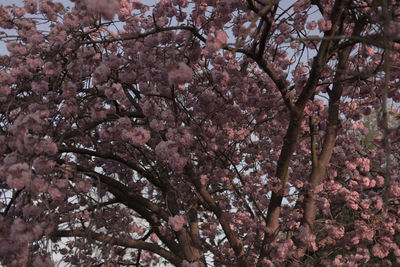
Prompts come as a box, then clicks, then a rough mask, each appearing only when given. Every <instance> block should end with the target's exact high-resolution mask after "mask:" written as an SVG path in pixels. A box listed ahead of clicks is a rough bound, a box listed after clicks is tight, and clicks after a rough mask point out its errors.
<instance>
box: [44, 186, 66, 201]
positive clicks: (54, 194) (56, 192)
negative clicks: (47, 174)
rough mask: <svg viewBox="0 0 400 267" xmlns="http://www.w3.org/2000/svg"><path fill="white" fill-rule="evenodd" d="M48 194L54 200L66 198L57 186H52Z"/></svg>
mask: <svg viewBox="0 0 400 267" xmlns="http://www.w3.org/2000/svg"><path fill="white" fill-rule="evenodd" d="M48 192H49V194H50V196H51V198H52V199H54V200H61V199H63V197H64V194H63V193H62V192H61V191H60V190H59V189H58V188H57V187H55V186H50V187H49V189H48Z"/></svg>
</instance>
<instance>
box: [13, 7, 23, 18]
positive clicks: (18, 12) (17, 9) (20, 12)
mask: <svg viewBox="0 0 400 267" xmlns="http://www.w3.org/2000/svg"><path fill="white" fill-rule="evenodd" d="M13 12H14V14H15V16H17V17H18V18H20V17H22V16H23V15H25V8H22V7H13Z"/></svg>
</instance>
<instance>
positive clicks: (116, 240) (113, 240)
mask: <svg viewBox="0 0 400 267" xmlns="http://www.w3.org/2000/svg"><path fill="white" fill-rule="evenodd" d="M51 236H53V237H84V238H87V239H94V240H97V241H99V242H102V243H107V244H112V245H117V246H121V247H126V248H136V249H144V250H147V251H150V252H153V253H155V254H157V255H160V256H161V257H163V258H164V259H166V260H168V261H169V262H171V263H172V264H174V265H175V266H181V262H182V259H181V258H179V257H177V256H176V255H174V254H173V253H171V252H170V251H168V250H166V249H164V248H162V247H160V246H159V245H156V244H153V243H148V242H145V241H142V240H134V239H131V238H128V237H113V236H109V235H105V234H100V233H96V232H94V231H91V230H79V229H75V230H57V231H55V232H53V233H52V234H51Z"/></svg>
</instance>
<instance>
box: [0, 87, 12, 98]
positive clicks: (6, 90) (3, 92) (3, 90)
mask: <svg viewBox="0 0 400 267" xmlns="http://www.w3.org/2000/svg"><path fill="white" fill-rule="evenodd" d="M9 94H11V88H10V86H8V85H0V97H6V96H8V95H9Z"/></svg>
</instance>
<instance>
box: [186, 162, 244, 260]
mask: <svg viewBox="0 0 400 267" xmlns="http://www.w3.org/2000/svg"><path fill="white" fill-rule="evenodd" d="M185 173H186V175H187V176H188V178H189V179H190V181H191V182H192V183H193V184H194V186H195V188H196V190H197V192H199V194H200V195H201V197H202V198H203V199H204V201H205V202H206V204H207V206H208V207H209V208H210V209H211V210H212V211H213V212H214V214H215V215H216V216H217V218H218V221H219V223H220V224H221V227H222V229H223V231H224V233H225V235H226V237H227V239H228V241H229V244H230V245H231V247H232V249H233V251H234V252H235V255H236V257H237V258H238V260H239V264H240V266H243V267H245V266H247V263H246V261H245V259H244V256H245V255H244V247H243V243H242V241H241V240H240V239H239V238H238V236H237V235H236V233H235V232H234V231H233V230H232V229H231V227H230V223H229V220H228V218H227V216H226V214H225V213H224V212H223V211H222V209H221V208H220V207H219V206H218V204H217V202H215V200H214V199H213V198H212V196H211V195H210V193H209V192H208V191H207V189H206V188H205V186H204V185H202V184H201V182H200V179H199V178H198V177H197V176H196V175H195V173H194V172H193V169H192V167H191V166H189V165H186V167H185Z"/></svg>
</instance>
